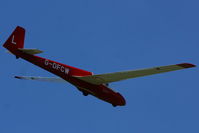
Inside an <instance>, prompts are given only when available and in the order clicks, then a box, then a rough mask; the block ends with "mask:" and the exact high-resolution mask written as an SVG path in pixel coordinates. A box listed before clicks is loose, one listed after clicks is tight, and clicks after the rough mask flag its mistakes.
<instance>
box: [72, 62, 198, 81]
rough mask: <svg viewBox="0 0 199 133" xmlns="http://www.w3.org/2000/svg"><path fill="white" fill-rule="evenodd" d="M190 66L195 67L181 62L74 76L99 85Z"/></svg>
mask: <svg viewBox="0 0 199 133" xmlns="http://www.w3.org/2000/svg"><path fill="white" fill-rule="evenodd" d="M191 67H195V65H193V64H189V63H182V64H176V65H169V66H160V67H153V68H147V69H140V70H131V71H123V72H115V73H106V74H99V75H91V76H84V77H76V78H78V79H80V80H83V81H85V82H88V83H91V84H96V85H99V84H106V83H111V82H116V81H120V80H125V79H130V78H137V77H142V76H148V75H153V74H158V73H164V72H170V71H175V70H180V69H185V68H191Z"/></svg>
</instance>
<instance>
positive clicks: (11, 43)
mask: <svg viewBox="0 0 199 133" xmlns="http://www.w3.org/2000/svg"><path fill="white" fill-rule="evenodd" d="M24 38H25V29H24V28H22V27H20V26H17V27H16V29H15V30H14V31H13V32H12V34H11V35H10V37H9V38H8V40H7V41H6V42H5V43H4V44H3V47H5V48H7V49H8V50H9V51H10V52H12V51H13V50H17V49H19V48H23V47H24Z"/></svg>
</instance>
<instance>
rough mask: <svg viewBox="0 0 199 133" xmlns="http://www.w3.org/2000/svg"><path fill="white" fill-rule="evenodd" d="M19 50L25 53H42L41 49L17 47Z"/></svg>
mask: <svg viewBox="0 0 199 133" xmlns="http://www.w3.org/2000/svg"><path fill="white" fill-rule="evenodd" d="M19 50H20V51H22V52H24V53H26V54H31V55H34V54H40V53H43V51H41V50H39V49H24V48H19Z"/></svg>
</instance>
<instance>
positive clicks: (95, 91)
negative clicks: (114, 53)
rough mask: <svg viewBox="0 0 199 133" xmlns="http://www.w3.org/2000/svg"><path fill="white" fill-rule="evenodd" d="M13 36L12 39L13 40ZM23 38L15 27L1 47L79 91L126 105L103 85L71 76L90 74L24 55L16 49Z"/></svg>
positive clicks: (20, 46) (22, 43)
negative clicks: (61, 79)
mask: <svg viewBox="0 0 199 133" xmlns="http://www.w3.org/2000/svg"><path fill="white" fill-rule="evenodd" d="M13 36H15V37H14V39H13ZM24 36H25V29H23V28H22V27H19V26H18V27H17V28H16V29H15V30H14V32H13V33H12V34H11V36H10V37H9V38H8V40H7V41H6V42H5V44H4V45H3V46H4V47H5V48H7V49H8V50H9V51H10V52H11V53H13V54H14V55H16V57H20V58H22V59H24V60H27V61H29V62H31V63H32V64H34V65H37V66H39V67H41V68H43V69H45V70H47V71H49V72H51V73H53V74H55V75H57V76H59V77H61V78H63V79H64V80H66V81H68V82H69V83H71V84H73V85H74V86H76V87H77V88H78V89H79V90H80V91H82V92H84V93H87V94H91V95H93V96H95V97H97V98H99V99H101V100H104V101H106V102H108V103H111V104H112V105H114V106H118V105H119V106H124V105H125V104H126V102H125V99H124V98H123V96H122V95H121V94H119V93H117V92H114V91H113V90H111V89H110V88H108V87H107V86H105V85H94V84H90V83H88V82H85V81H82V80H80V79H77V78H75V77H73V76H88V75H92V73H91V72H88V71H85V70H81V69H78V68H75V67H72V66H68V65H65V64H62V63H58V62H55V61H52V60H49V59H45V58H42V57H39V56H35V55H30V54H26V53H24V52H22V51H20V50H18V48H23V45H24V41H23V40H24ZM13 42H14V43H16V44H14V43H13Z"/></svg>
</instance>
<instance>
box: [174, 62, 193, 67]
mask: <svg viewBox="0 0 199 133" xmlns="http://www.w3.org/2000/svg"><path fill="white" fill-rule="evenodd" d="M177 65H178V66H181V67H184V68H190V67H196V65H193V64H190V63H182V64H177Z"/></svg>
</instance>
